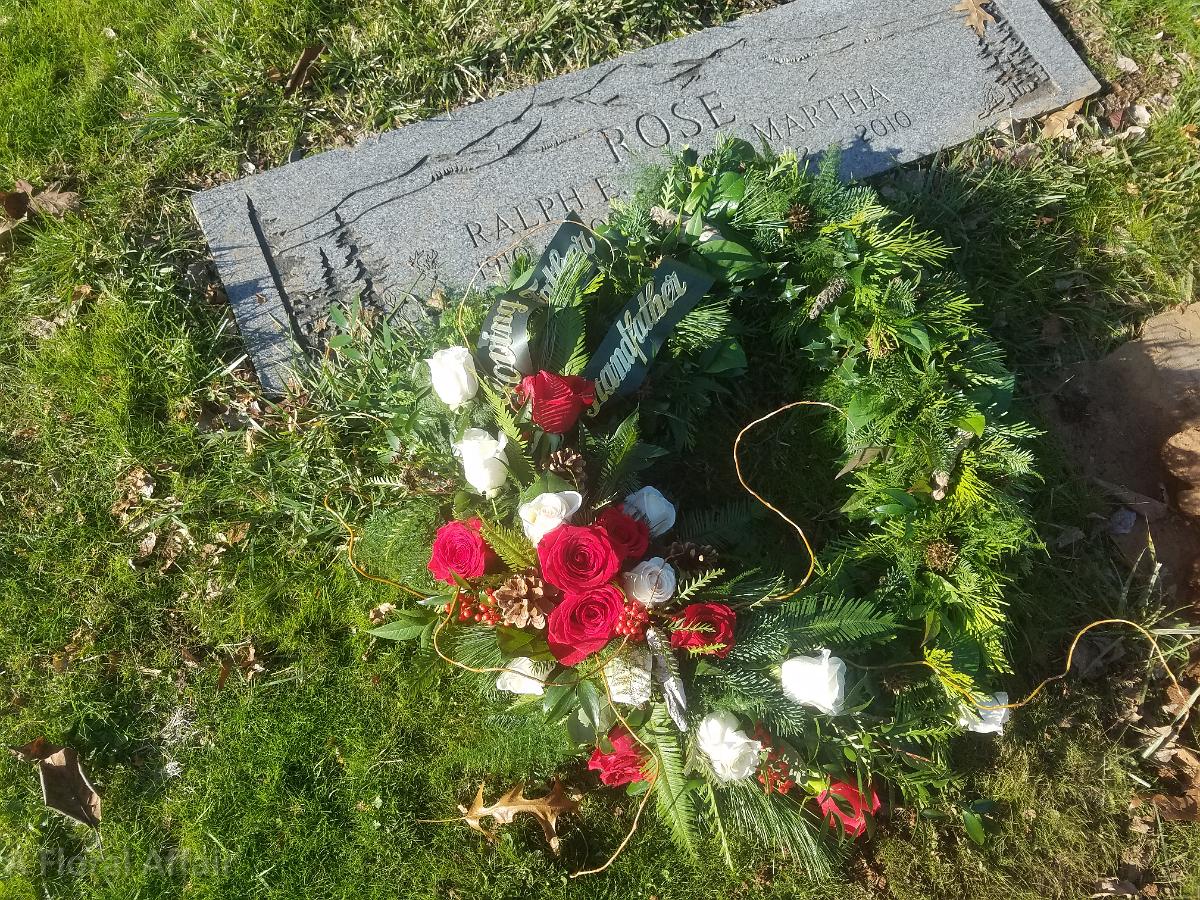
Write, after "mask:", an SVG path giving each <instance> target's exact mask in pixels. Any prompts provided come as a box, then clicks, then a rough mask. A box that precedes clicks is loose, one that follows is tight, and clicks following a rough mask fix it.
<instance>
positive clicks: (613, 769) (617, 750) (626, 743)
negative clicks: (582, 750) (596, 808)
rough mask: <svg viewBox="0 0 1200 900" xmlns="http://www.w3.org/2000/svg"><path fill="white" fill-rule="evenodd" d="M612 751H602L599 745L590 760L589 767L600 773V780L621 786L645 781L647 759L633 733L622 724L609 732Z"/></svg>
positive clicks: (610, 784) (607, 783)
mask: <svg viewBox="0 0 1200 900" xmlns="http://www.w3.org/2000/svg"><path fill="white" fill-rule="evenodd" d="M608 742H609V743H610V744H612V753H602V752H601V751H600V748H599V747H597V748H596V749H595V750H593V751H592V758H591V759H589V760H588V768H589V769H591V770H592V771H594V772H599V773H600V780H601V781H602V782H604V783H605V784H606V785H608V786H609V787H620V786H621V785H623V784H629V783H630V782H634V781H645V780H646V773H645V772H643V771H642V766H643V765H644V764H645V760H644V759H643V758H642V754H641V751H639V750H638V748H637V745H636V744H635V742H634V740H633V735H631V734H630V733H629V732H628V731H626V730H625V729H624V728H622V727H621V726H620V725H618V726H616V727H615V728H613V730H612V731H610V732H609V733H608Z"/></svg>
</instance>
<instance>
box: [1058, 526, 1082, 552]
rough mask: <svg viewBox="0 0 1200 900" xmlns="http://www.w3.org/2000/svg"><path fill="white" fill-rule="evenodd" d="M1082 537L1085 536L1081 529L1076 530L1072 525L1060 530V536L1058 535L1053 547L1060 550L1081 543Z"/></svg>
mask: <svg viewBox="0 0 1200 900" xmlns="http://www.w3.org/2000/svg"><path fill="white" fill-rule="evenodd" d="M1084 537H1085V535H1084V533H1083V529H1081V528H1076V527H1075V526H1074V525H1072V526H1070V527H1069V528H1064V529H1063V530H1062V534H1060V535H1059V536H1058V539H1057V540H1055V542H1054V546H1055V548H1056V549H1058V550H1061V549H1062V548H1063V547H1069V546H1071V544H1074V543H1077V542H1078V541H1082V540H1083V539H1084Z"/></svg>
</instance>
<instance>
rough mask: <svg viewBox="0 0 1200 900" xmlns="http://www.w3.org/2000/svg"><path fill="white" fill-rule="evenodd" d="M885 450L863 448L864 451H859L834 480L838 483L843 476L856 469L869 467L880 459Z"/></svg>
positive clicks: (880, 448)
mask: <svg viewBox="0 0 1200 900" xmlns="http://www.w3.org/2000/svg"><path fill="white" fill-rule="evenodd" d="M883 450H884V448H883V447H863V449H861V450H859V451H858V452H857V453H855V454H854V455H853V456H851V457H850V459H849V460H847V461H846V464H845V465H844V466H842V468H841V469H840V470H839V471H838V473H837V474H836V475H834V476H833V478H834V480H835V481H836V480H837V479H839V478H841V477H842V476H843V475H848V474H850V473H851V472H853V471H855V470H856V469H861V468H862V467H863V466H869V465H870V464H871V463H873V462H874V461H875V460H876V459H878V458H879V456H880V454H882V453H883Z"/></svg>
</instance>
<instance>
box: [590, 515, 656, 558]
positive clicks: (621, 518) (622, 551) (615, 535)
mask: <svg viewBox="0 0 1200 900" xmlns="http://www.w3.org/2000/svg"><path fill="white" fill-rule="evenodd" d="M596 524H597V525H599V526H600V527H601V528H603V529H604V531H605V533H606V534H607V535H608V539H609V540H610V541H611V542H612V545H613V549H615V550H616V551H617V553H618V554H619V555H620V557H621V559H622V560H623V561H624V560H631V559H641V558H642V557H643V556H644V555H645V553H646V548H647V547H649V546H650V526H649V525H647V524H646V523H645V522H643V521H642V520H641V519H635V518H634V517H633V516H631V515H629V514H628V513H626V512H625V510H623V509H621V507H619V506H610V507H609V508H608V509H606V510H604V512H602V513H600V515H598V516H596Z"/></svg>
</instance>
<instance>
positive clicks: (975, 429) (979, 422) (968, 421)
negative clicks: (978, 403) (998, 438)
mask: <svg viewBox="0 0 1200 900" xmlns="http://www.w3.org/2000/svg"><path fill="white" fill-rule="evenodd" d="M954 424H955V425H956V426H957V427H959V428H961V429H962V430H963V431H969V432H971V434H973V435H975V437H983V430H984V429H985V428H987V416H985V415H984V414H983V413H981V412H973V413H971V414H970V415H968V416H963V417H962V418H961V419H959V420H958V421H957V422H955V423H954Z"/></svg>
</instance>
